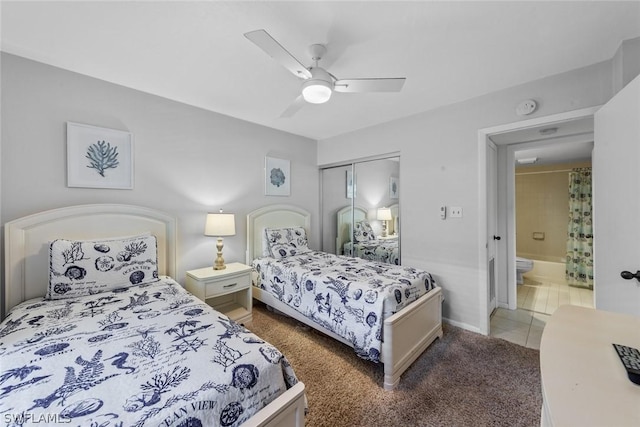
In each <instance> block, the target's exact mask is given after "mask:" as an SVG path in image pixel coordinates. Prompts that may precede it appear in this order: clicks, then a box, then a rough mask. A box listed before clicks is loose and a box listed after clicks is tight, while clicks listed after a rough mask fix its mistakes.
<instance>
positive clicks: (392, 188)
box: [321, 156, 400, 265]
mask: <svg viewBox="0 0 640 427" xmlns="http://www.w3.org/2000/svg"><path fill="white" fill-rule="evenodd" d="M399 176H400V157H398V156H394V157H387V158H379V159H374V160H366V161H358V162H353V163H349V164H346V165H340V166H335V167H330V168H325V169H322V194H321V204H322V236H323V241H322V249H323V250H324V251H325V252H331V253H335V254H338V255H346V256H356V257H360V258H363V259H368V260H371V261H376V262H383V263H391V264H397V265H399V264H400V245H399V239H400V197H399Z"/></svg>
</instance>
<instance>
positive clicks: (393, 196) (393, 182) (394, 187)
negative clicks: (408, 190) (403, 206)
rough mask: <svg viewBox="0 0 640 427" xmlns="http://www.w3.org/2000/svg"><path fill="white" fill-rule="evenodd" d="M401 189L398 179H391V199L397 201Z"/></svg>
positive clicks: (393, 177)
mask: <svg viewBox="0 0 640 427" xmlns="http://www.w3.org/2000/svg"><path fill="white" fill-rule="evenodd" d="M399 191H400V189H399V188H398V177H395V176H392V177H389V198H390V199H397V198H399V197H400V193H399Z"/></svg>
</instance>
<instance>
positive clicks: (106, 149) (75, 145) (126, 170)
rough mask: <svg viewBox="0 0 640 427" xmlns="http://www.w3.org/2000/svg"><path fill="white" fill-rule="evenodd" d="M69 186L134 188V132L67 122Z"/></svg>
mask: <svg viewBox="0 0 640 427" xmlns="http://www.w3.org/2000/svg"><path fill="white" fill-rule="evenodd" d="M67 186H68V187H84V188H116V189H125V190H131V189H133V135H132V134H131V133H130V132H126V131H121V130H114V129H106V128H101V127H96V126H90V125H85V124H80V123H72V122H67Z"/></svg>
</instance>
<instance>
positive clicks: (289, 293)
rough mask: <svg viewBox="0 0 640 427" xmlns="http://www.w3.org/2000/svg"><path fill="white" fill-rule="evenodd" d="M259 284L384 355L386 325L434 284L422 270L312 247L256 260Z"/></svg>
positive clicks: (370, 352) (365, 353) (372, 355)
mask: <svg viewBox="0 0 640 427" xmlns="http://www.w3.org/2000/svg"><path fill="white" fill-rule="evenodd" d="M252 265H253V268H254V269H255V270H256V272H258V273H259V274H258V280H259V283H258V284H255V285H256V286H259V287H260V288H261V289H263V290H266V291H267V292H270V293H271V294H273V295H275V296H276V298H278V300H280V301H282V302H284V303H286V304H287V305H289V306H290V307H292V308H294V309H295V310H297V311H299V312H300V313H302V314H303V315H304V316H306V317H307V318H309V319H311V320H313V321H314V322H316V323H317V324H319V325H320V326H322V327H324V328H326V329H328V330H330V331H332V332H334V333H336V334H338V335H340V336H341V337H343V338H345V339H347V340H348V341H349V342H351V343H352V345H353V347H354V349H355V351H356V354H357V355H358V356H360V357H362V358H363V359H368V360H372V361H374V362H379V361H380V351H381V347H382V325H383V322H384V319H385V318H386V317H387V316H391V315H392V314H394V313H396V312H398V311H400V310H402V309H403V308H404V307H406V306H408V305H409V304H411V303H412V302H413V301H415V300H417V299H418V298H419V297H420V296H422V295H424V294H426V293H427V292H429V291H430V290H432V289H433V288H434V287H435V286H436V284H435V281H434V279H433V277H432V275H431V274H430V273H428V272H426V271H424V270H419V269H416V268H412V267H402V266H397V265H392V264H385V263H376V262H372V261H366V260H362V259H360V258H351V257H345V256H339V255H334V254H330V253H327V252H317V251H309V252H305V253H303V254H300V255H294V256H288V257H285V258H281V259H275V258H272V257H263V258H257V259H255V260H254V261H253V263H252Z"/></svg>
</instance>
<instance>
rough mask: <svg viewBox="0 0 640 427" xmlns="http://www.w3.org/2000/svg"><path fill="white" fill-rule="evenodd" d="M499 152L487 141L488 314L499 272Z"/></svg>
mask: <svg viewBox="0 0 640 427" xmlns="http://www.w3.org/2000/svg"><path fill="white" fill-rule="evenodd" d="M497 183H498V150H497V147H496V146H495V144H493V142H491V141H487V284H488V285H489V286H488V288H489V295H488V300H489V302H488V304H489V310H488V313H489V314H491V313H492V312H493V310H495V308H496V277H497V276H496V274H497V272H498V258H496V252H497V250H496V249H497V248H496V245H497V243H498V241H499V240H500V237H499V236H497V235H496V233H497V229H498V197H497Z"/></svg>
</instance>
